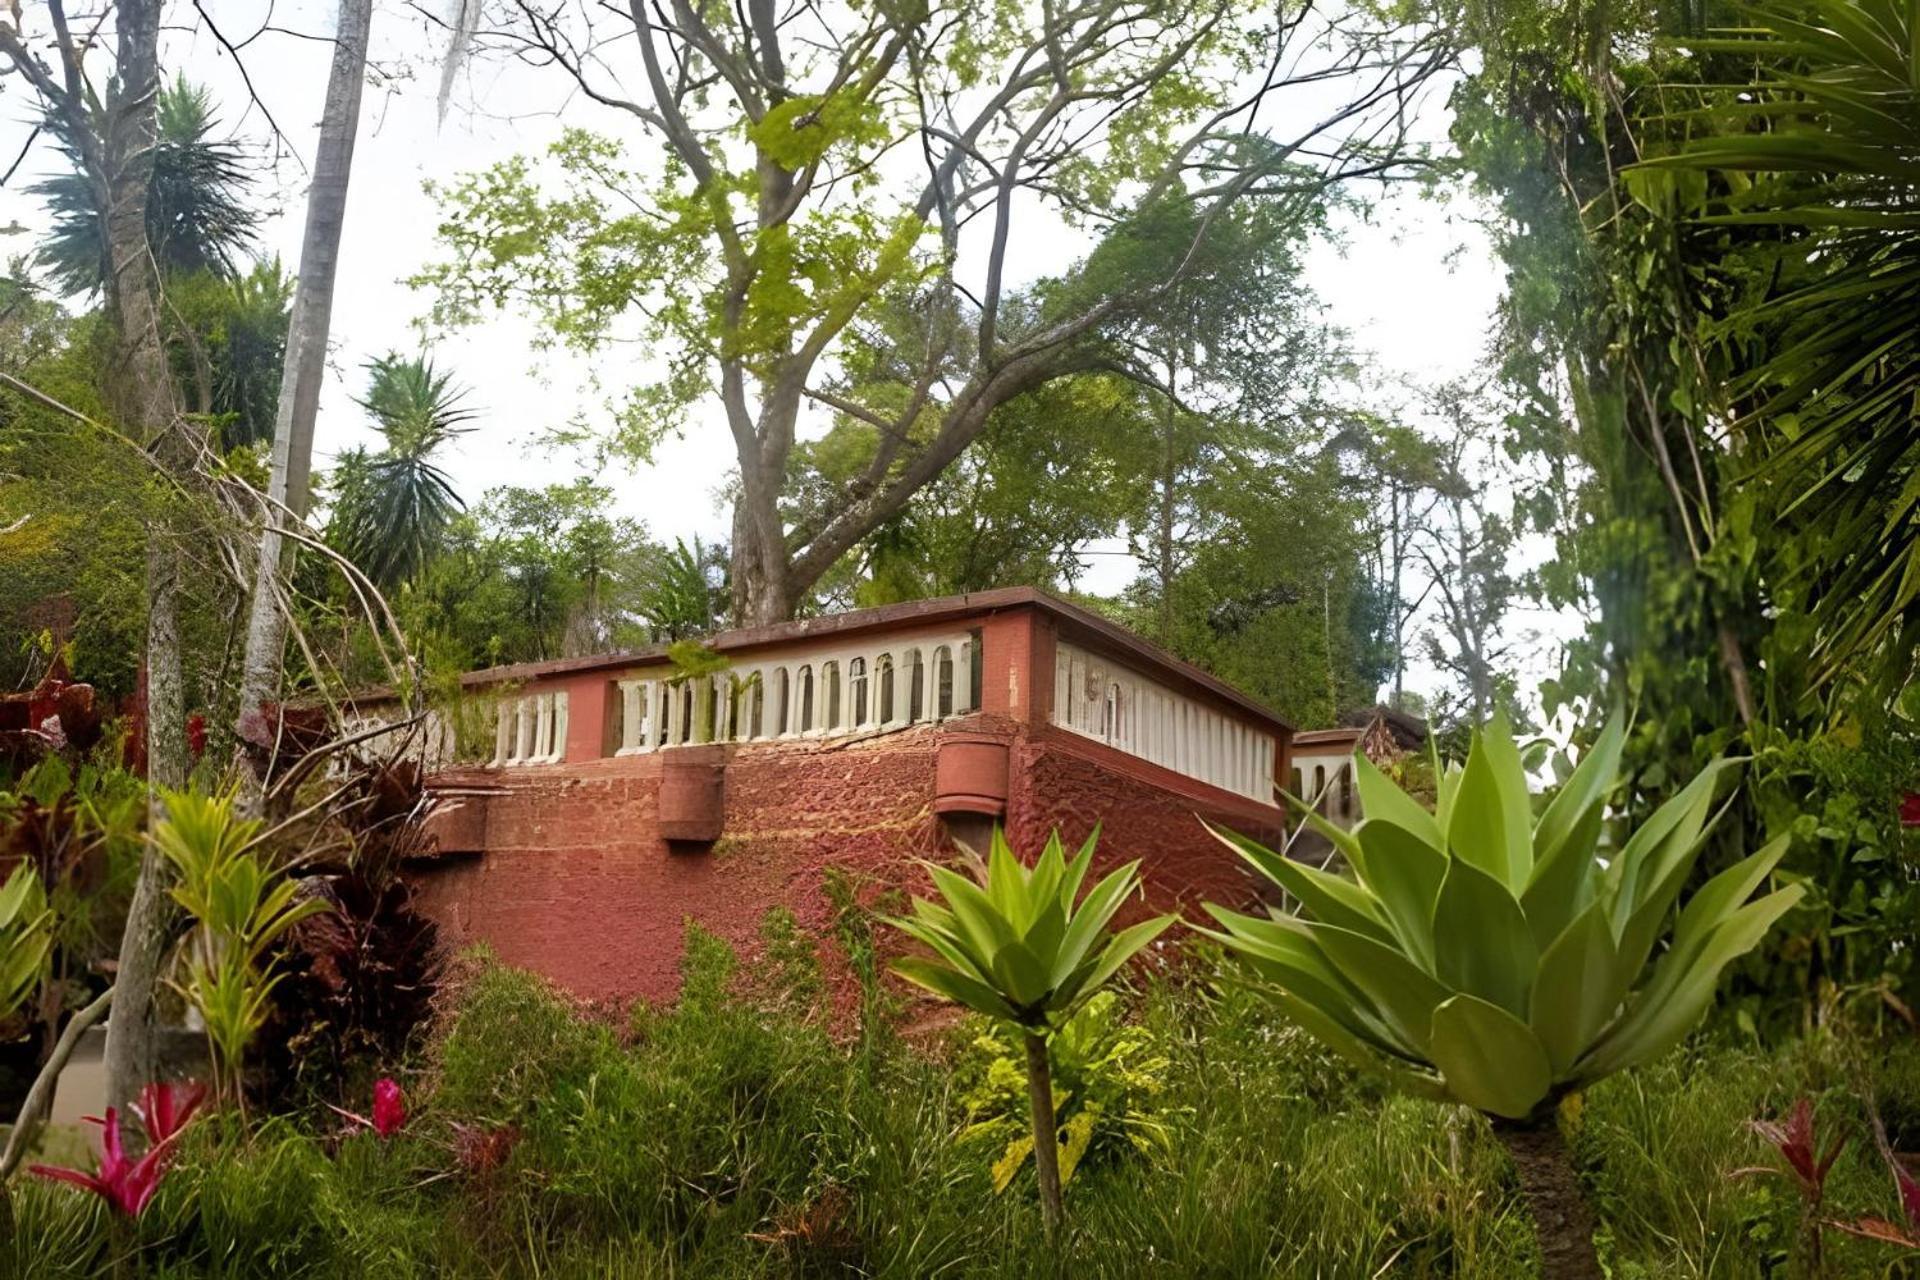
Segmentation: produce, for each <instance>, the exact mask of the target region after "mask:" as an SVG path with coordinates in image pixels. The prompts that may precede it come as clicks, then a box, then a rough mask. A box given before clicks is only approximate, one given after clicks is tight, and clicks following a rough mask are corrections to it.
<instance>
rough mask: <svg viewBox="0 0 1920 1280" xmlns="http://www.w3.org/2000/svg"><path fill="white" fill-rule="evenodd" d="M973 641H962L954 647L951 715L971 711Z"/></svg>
mask: <svg viewBox="0 0 1920 1280" xmlns="http://www.w3.org/2000/svg"><path fill="white" fill-rule="evenodd" d="M973 657H974V654H973V641H972V640H970V639H969V640H963V641H961V642H960V643H959V645H957V646H956V647H955V651H954V655H953V713H954V714H955V715H959V714H960V713H961V712H963V711H971V710H973V708H972V707H971V706H970V705H968V703H969V700H970V699H971V698H972V697H973Z"/></svg>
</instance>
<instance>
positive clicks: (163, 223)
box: [32, 77, 260, 294]
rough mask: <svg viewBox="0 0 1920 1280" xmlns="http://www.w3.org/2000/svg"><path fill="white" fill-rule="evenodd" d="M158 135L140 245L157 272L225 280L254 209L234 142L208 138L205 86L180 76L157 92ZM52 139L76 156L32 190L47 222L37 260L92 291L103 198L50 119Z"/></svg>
mask: <svg viewBox="0 0 1920 1280" xmlns="http://www.w3.org/2000/svg"><path fill="white" fill-rule="evenodd" d="M155 115H156V119H157V124H158V135H159V136H158V137H156V138H155V139H154V144H153V180H152V182H151V184H150V185H149V188H148V193H147V240H148V242H149V243H150V244H151V245H152V248H153V256H154V260H155V262H156V263H158V264H159V266H160V268H161V270H163V271H167V272H194V271H210V272H212V273H213V274H215V275H219V276H224V277H232V276H234V275H235V274H236V273H237V264H238V263H239V261H240V259H241V258H242V257H243V256H244V254H245V253H246V251H247V250H248V249H249V248H250V247H251V246H252V245H253V242H254V239H255V230H256V226H257V224H258V222H259V220H260V214H259V211H258V210H256V209H254V208H253V207H252V206H251V205H250V204H249V202H248V199H249V195H250V193H251V188H252V186H253V177H252V175H251V174H249V173H248V171H247V161H246V153H245V151H244V149H243V148H242V147H241V146H240V145H239V144H237V143H234V142H230V141H223V140H221V139H218V138H215V137H214V136H213V134H214V131H215V130H216V129H218V128H219V124H220V122H219V120H218V118H217V117H215V115H214V114H213V99H212V97H211V95H209V94H208V92H207V90H206V89H204V88H202V87H201V86H199V85H194V84H190V83H188V82H187V80H186V78H185V77H179V78H176V79H175V80H174V82H173V83H172V84H169V85H167V86H165V87H164V88H162V89H161V90H160V97H159V100H158V102H157V103H156V104H155ZM48 123H49V127H50V128H51V130H52V132H53V135H54V137H56V138H58V139H59V140H60V143H61V146H62V148H63V149H65V150H66V151H67V152H68V154H69V155H73V156H75V157H76V159H75V160H74V166H73V171H72V172H71V173H62V174H58V175H56V176H54V177H51V178H48V179H47V180H46V181H44V182H41V183H38V184H36V185H35V186H34V187H33V188H32V191H33V194H35V195H37V196H39V197H41V198H42V199H43V200H45V201H46V204H47V209H48V212H49V213H51V214H52V217H53V226H52V228H51V229H50V230H49V232H48V234H47V237H46V240H45V242H44V243H43V244H42V245H41V248H40V252H39V257H40V261H41V262H42V263H44V264H45V265H46V267H47V269H48V270H49V271H50V272H51V273H52V275H53V278H54V280H55V282H56V283H57V284H58V285H59V286H60V288H61V289H62V290H63V291H65V292H67V293H72V294H92V293H95V292H97V291H98V290H100V289H101V288H102V287H103V286H104V285H105V283H106V280H107V274H108V272H109V270H110V269H111V267H110V264H109V263H108V262H107V242H106V235H105V227H106V209H105V207H104V193H102V192H99V191H96V190H95V188H94V186H93V184H92V183H91V182H90V181H89V180H88V179H87V177H86V174H85V173H84V171H83V170H82V167H81V165H80V162H79V160H78V159H77V155H78V152H77V150H76V149H75V148H74V147H73V146H71V145H70V144H69V142H68V137H67V131H66V127H65V125H64V124H63V123H62V122H61V121H60V120H59V119H57V118H55V119H50V120H49V122H48Z"/></svg>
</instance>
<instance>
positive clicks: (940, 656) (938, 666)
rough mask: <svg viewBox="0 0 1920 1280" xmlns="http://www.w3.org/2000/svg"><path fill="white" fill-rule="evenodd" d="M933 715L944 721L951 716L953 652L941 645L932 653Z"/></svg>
mask: <svg viewBox="0 0 1920 1280" xmlns="http://www.w3.org/2000/svg"><path fill="white" fill-rule="evenodd" d="M933 687H934V695H933V714H934V717H935V718H936V719H940V720H945V719H946V718H947V717H948V716H950V715H952V714H953V650H951V649H949V648H947V646H945V645H941V646H940V647H939V648H938V649H935V650H934V651H933Z"/></svg>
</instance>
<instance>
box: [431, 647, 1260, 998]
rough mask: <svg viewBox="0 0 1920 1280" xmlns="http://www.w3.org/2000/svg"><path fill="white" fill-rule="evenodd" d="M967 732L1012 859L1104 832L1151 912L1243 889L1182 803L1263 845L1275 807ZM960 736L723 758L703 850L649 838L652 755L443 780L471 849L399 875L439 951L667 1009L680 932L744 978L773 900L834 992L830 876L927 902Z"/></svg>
mask: <svg viewBox="0 0 1920 1280" xmlns="http://www.w3.org/2000/svg"><path fill="white" fill-rule="evenodd" d="M989 651H991V650H989ZM1008 674H1009V673H1008V672H1007V671H1005V670H1001V671H999V672H992V671H987V672H983V676H985V677H986V679H985V680H984V681H983V685H984V686H985V687H995V686H996V685H997V686H998V687H999V688H1000V689H1001V690H1003V691H1004V692H1002V693H1001V695H1000V696H999V697H996V698H993V699H992V700H991V701H992V702H995V703H999V704H1000V705H1001V706H1002V707H1006V708H1007V709H1009V710H1015V711H1024V710H1025V709H1026V708H1025V706H1024V705H1023V704H1025V703H1026V697H1025V696H1024V691H1021V692H1017V693H1016V692H1014V691H1013V690H1011V689H1008V687H1007V686H1006V685H1004V684H1000V682H1001V681H1004V680H1006V679H1007V677H1008ZM1009 693H1011V694H1012V696H1011V697H1009V696H1007V695H1008V694H1009ZM576 696H577V695H576ZM965 723H966V727H967V728H968V729H978V728H980V727H982V726H985V727H987V728H989V729H992V730H995V731H997V732H1000V733H1003V734H1005V735H1006V736H1008V737H1009V739H1010V743H1011V745H1010V752H1011V758H1010V764H1011V766H1012V767H1011V770H1010V774H1011V788H1010V794H1009V804H1008V814H1007V828H1008V831H1009V834H1010V836H1011V837H1012V838H1013V840H1014V842H1015V846H1016V848H1019V849H1021V850H1022V851H1023V852H1024V853H1027V854H1028V855H1029V856H1030V855H1031V853H1032V852H1033V851H1035V850H1037V849H1038V848H1039V847H1040V844H1041V842H1043V841H1044V840H1045V838H1046V834H1047V832H1048V831H1049V830H1051V829H1052V828H1053V827H1054V826H1056V825H1057V826H1059V827H1060V828H1061V830H1062V834H1063V835H1064V836H1066V837H1067V838H1069V839H1070V840H1072V841H1074V842H1076V843H1077V842H1078V841H1079V840H1080V839H1082V838H1083V837H1084V836H1085V834H1086V832H1087V831H1088V830H1090V829H1091V827H1092V824H1093V823H1094V822H1095V821H1101V822H1103V823H1104V833H1103V837H1102V840H1101V846H1100V855H1099V861H1098V865H1099V867H1101V868H1106V867H1111V866H1114V865H1117V864H1118V863H1119V862H1121V861H1125V860H1129V859H1132V858H1140V859H1142V861H1143V872H1144V875H1145V877H1146V881H1147V885H1148V889H1149V893H1150V896H1151V898H1152V900H1153V904H1154V905H1155V906H1156V907H1158V908H1161V909H1165V908H1168V907H1174V906H1179V907H1183V908H1185V909H1186V910H1187V911H1188V913H1189V914H1190V915H1197V914H1198V909H1199V901H1200V899H1201V898H1202V897H1212V898H1214V899H1215V900H1221V901H1231V902H1236V903H1239V902H1245V901H1247V900H1248V899H1250V898H1251V897H1252V896H1253V894H1254V892H1255V890H1254V886H1253V882H1252V881H1251V880H1250V879H1249V877H1248V876H1247V875H1246V873H1245V872H1244V871H1243V870H1242V868H1241V866H1240V864H1239V860H1238V859H1237V858H1235V857H1234V856H1233V855H1232V854H1231V853H1230V852H1228V851H1227V850H1226V849H1224V848H1222V847H1221V846H1220V845H1218V844H1217V843H1216V842H1215V841H1213V840H1212V839H1211V838H1210V837H1208V836H1207V834H1206V833H1205V831H1204V830H1202V828H1201V827H1200V824H1199V822H1198V821H1197V820H1196V818H1195V816H1194V814H1195V810H1196V808H1198V809H1200V810H1202V811H1204V812H1206V813H1207V814H1208V816H1209V817H1211V818H1213V819H1214V820H1216V821H1224V822H1227V823H1229V824H1230V825H1234V826H1237V827H1238V828H1239V829H1241V830H1245V831H1248V832H1249V833H1251V834H1256V835H1260V836H1263V837H1265V838H1268V839H1277V838H1278V832H1277V820H1278V815H1277V813H1276V812H1275V811H1273V810H1271V809H1266V808H1264V807H1263V806H1258V805H1254V804H1252V803H1250V802H1248V801H1245V800H1239V799H1236V798H1235V797H1232V796H1229V795H1226V794H1225V793H1222V792H1217V791H1214V790H1213V789H1211V788H1208V787H1204V786H1201V785H1200V784H1197V783H1194V782H1192V781H1191V780H1189V779H1185V778H1181V777H1180V776H1178V775H1176V774H1171V773H1168V772H1167V771H1165V770H1160V769H1156V768H1155V767H1154V766H1152V765H1148V764H1146V763H1145V762H1143V761H1139V760H1136V759H1134V758H1132V757H1129V756H1125V755H1123V754H1122V753H1120V752H1116V751H1112V750H1109V749H1108V748H1106V747H1104V746H1101V745H1100V744H1097V743H1093V742H1086V741H1082V740H1079V739H1077V738H1076V737H1075V735H1071V734H1067V733H1062V732H1058V731H1054V730H1050V729H1046V728H1044V727H1043V728H1041V729H1038V730H1034V729H1031V728H1029V727H1028V726H1027V725H1025V724H1022V723H1020V722H1019V721H1017V720H1014V719H1012V718H1010V717H1004V716H1001V717H994V716H983V717H977V718H976V719H975V720H973V721H970V722H965ZM960 727H961V722H956V723H955V724H954V725H953V726H951V728H949V729H936V728H932V727H926V728H920V729H911V730H907V731H904V732H898V733H892V734H885V735H881V736H877V737H873V738H869V739H864V740H852V741H840V742H830V743H826V744H794V743H780V744H770V745H764V746H735V747H729V748H725V750H726V752H727V753H728V754H727V759H728V763H727V766H726V783H725V787H726V797H725V808H726V821H725V834H724V835H723V836H722V837H721V839H720V840H719V841H718V842H717V843H716V844H715V845H713V846H712V847H711V848H710V849H709V848H700V847H695V848H693V849H679V848H676V847H670V846H669V845H668V844H667V843H666V842H665V841H663V840H662V839H660V838H659V834H658V827H657V813H658V810H657V798H658V788H659V778H660V769H661V761H662V757H661V755H659V754H657V753H656V754H650V755H640V756H630V757H624V758H614V759H599V760H588V761H584V762H581V763H569V764H565V765H554V766H544V767H538V768H527V769H511V770H501V771H479V772H476V773H473V774H470V775H461V776H449V777H446V778H443V779H442V780H441V785H442V787H443V788H444V789H446V790H447V791H448V792H449V793H452V792H456V791H467V792H474V791H479V790H483V789H485V790H490V791H491V794H489V795H486V796H485V797H484V799H482V798H481V797H479V796H476V795H471V794H470V795H469V796H468V798H467V799H466V800H465V802H464V803H465V804H466V806H467V808H466V810H465V812H464V813H463V814H460V815H458V817H457V819H455V820H443V821H442V823H441V824H440V825H441V826H442V827H443V829H445V830H446V831H447V833H448V835H449V843H451V844H453V845H462V844H464V845H468V846H472V845H475V844H483V845H484V852H482V853H479V854H477V855H473V854H455V855H447V856H443V857H441V858H438V859H436V860H432V861H428V862H423V863H421V864H417V865H416V867H415V869H414V879H415V882H416V884H417V886H418V888H419V891H420V894H421V901H422V904H423V905H424V906H425V908H426V909H427V910H428V911H429V913H430V914H432V915H433V916H434V917H435V918H436V919H438V921H439V922H440V924H441V927H442V930H443V935H444V937H445V939H446V941H447V942H448V943H449V944H450V945H452V946H462V945H465V944H468V943H473V942H485V943H487V944H488V945H490V946H491V947H492V948H493V950H494V951H495V953H496V954H497V955H498V956H499V957H500V958H501V959H502V960H503V961H505V962H506V963H509V964H514V965H519V966H524V967H527V968H530V969H534V970H536V971H538V972H541V973H544V974H546V975H547V976H549V977H551V978H553V979H554V980H555V981H557V982H558V983H560V984H561V985H562V986H563V987H565V988H567V989H568V990H570V991H572V992H574V993H575V994H577V995H580V996H583V997H586V998H590V999H596V1000H607V1001H626V1000H631V999H632V998H634V997H646V998H650V999H666V998H670V997H671V996H672V995H673V994H674V992H675V990H676V989H677V985H678V975H677V966H678V963H679V958H680V953H681V946H682V940H683V938H684V933H685V926H686V922H687V921H688V920H689V919H691V920H694V921H697V922H698V923H699V924H700V925H701V926H702V927H704V928H706V929H708V930H711V931H712V932H714V933H717V934H719V935H720V936H722V937H724V938H726V939H727V940H728V941H729V942H730V943H732V944H733V945H734V947H735V948H736V950H737V951H738V952H739V953H740V954H741V956H742V957H743V958H744V959H745V960H746V961H747V963H748V964H749V965H751V963H752V958H753V956H754V955H755V953H756V951H757V950H758V948H759V932H760V928H761V925H762V923H763V921H764V920H765V919H766V916H767V913H768V912H769V911H770V910H771V909H772V908H774V907H776V906H785V907H787V908H788V909H790V910H791V911H792V912H793V913H794V915H795V917H796V918H797V919H798V921H799V922H800V924H801V925H802V926H803V927H805V928H806V929H808V930H809V931H810V932H812V933H814V934H815V935H816V936H817V937H819V938H821V939H822V947H821V951H822V959H823V963H824V965H825V967H826V970H827V973H828V976H829V977H830V978H832V979H836V980H837V981H836V985H837V987H838V988H839V990H840V994H841V995H842V997H843V998H845V997H846V996H847V995H848V994H849V990H848V987H849V984H848V983H847V982H846V981H845V977H846V974H845V970H844V964H843V962H842V959H841V957H840V956H839V955H838V953H837V949H836V948H835V947H834V946H833V945H832V944H831V943H829V942H827V941H826V940H827V939H829V938H830V937H831V935H832V926H833V916H834V910H835V908H834V905H833V902H832V900H831V898H830V897H829V895H828V892H827V882H828V878H829V876H830V875H831V874H833V873H834V872H835V871H837V872H839V873H840V874H841V875H843V876H844V878H845V880H846V883H847V884H848V885H849V886H851V887H852V888H853V889H854V890H855V891H856V893H857V894H858V896H859V898H860V900H861V901H862V902H863V903H866V904H868V905H873V904H875V903H878V902H883V901H885V900H886V899H887V898H888V897H889V896H891V898H892V903H891V905H893V906H899V905H903V904H904V895H905V893H907V892H925V889H926V880H925V873H924V871H923V870H922V869H921V868H920V867H919V866H918V865H917V864H916V863H915V861H914V859H915V858H917V857H941V856H945V851H946V850H947V849H948V848H949V847H950V846H949V843H948V841H947V839H946V836H945V833H944V830H943V828H942V825H941V821H940V819H939V818H938V817H936V816H935V814H934V812H933V799H934V762H935V752H936V750H937V744H938V741H939V739H940V737H941V735H942V734H943V733H944V732H949V731H952V729H957V728H960ZM475 808H480V809H483V810H484V820H479V819H478V815H476V814H475V813H474V809H475ZM1263 824H1264V825H1263ZM456 832H457V833H458V834H455V833H456ZM1146 909H1147V907H1146V906H1145V905H1144V904H1143V905H1142V906H1140V907H1139V908H1138V910H1139V911H1145V910H1146Z"/></svg>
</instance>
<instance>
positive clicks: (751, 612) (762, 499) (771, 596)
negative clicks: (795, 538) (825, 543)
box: [731, 463, 799, 627]
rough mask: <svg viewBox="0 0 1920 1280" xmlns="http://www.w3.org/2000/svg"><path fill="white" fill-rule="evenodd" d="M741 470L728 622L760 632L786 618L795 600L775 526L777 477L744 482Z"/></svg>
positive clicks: (788, 566) (762, 476) (778, 527)
mask: <svg viewBox="0 0 1920 1280" xmlns="http://www.w3.org/2000/svg"><path fill="white" fill-rule="evenodd" d="M745 470H746V467H745V465H744V463H743V466H742V471H743V475H742V477H741V485H740V496H739V498H738V499H737V500H736V501H735V502H734V506H733V548H732V555H731V559H732V562H733V563H732V568H731V573H732V576H733V615H734V618H733V620H734V622H735V623H736V624H738V625H740V626H743V627H764V626H768V625H770V624H772V623H775V622H785V621H786V620H787V619H788V618H791V617H792V616H793V611H794V608H795V607H796V606H797V605H798V603H799V600H798V596H797V593H796V592H795V591H794V590H793V585H792V581H793V578H792V572H791V570H792V563H791V561H790V559H789V558H788V554H787V541H786V535H785V532H784V530H783V529H782V528H781V525H780V506H779V502H780V477H779V476H777V475H771V474H764V473H763V474H756V475H754V476H752V477H748V476H746V475H745V474H744V472H745ZM763 471H764V472H771V471H772V468H765V469H763Z"/></svg>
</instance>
